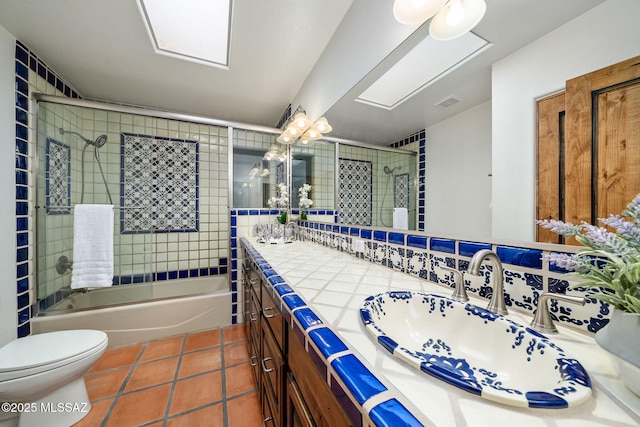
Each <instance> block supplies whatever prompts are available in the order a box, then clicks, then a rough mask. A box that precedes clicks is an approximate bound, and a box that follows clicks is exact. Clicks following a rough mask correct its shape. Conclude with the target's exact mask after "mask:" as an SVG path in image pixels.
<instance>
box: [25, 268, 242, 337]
mask: <svg viewBox="0 0 640 427" xmlns="http://www.w3.org/2000/svg"><path fill="white" fill-rule="evenodd" d="M227 280H228V278H227V276H208V277H199V278H193V279H180V280H168V281H161V282H156V283H142V284H137V285H128V286H116V287H113V288H107V289H97V290H92V291H89V292H87V293H75V294H72V295H71V296H69V297H68V298H65V299H64V300H63V301H61V302H59V303H58V304H56V306H54V307H51V309H50V311H47V312H46V313H40V314H39V315H38V316H36V317H34V318H33V319H32V320H31V329H32V332H33V333H35V334H39V333H43V332H52V331H60V330H68V329H99V330H101V331H105V332H106V333H107V335H108V336H109V346H110V347H112V346H118V345H123V344H131V343H135V342H140V341H147V340H151V339H158V338H164V337H168V336H171V335H177V334H182V333H186V332H193V331H199V330H203V329H211V328H217V327H221V326H225V325H229V324H231V292H229V286H228V281H227ZM136 300H139V301H138V302H131V301H136ZM93 307H95V308H93Z"/></svg>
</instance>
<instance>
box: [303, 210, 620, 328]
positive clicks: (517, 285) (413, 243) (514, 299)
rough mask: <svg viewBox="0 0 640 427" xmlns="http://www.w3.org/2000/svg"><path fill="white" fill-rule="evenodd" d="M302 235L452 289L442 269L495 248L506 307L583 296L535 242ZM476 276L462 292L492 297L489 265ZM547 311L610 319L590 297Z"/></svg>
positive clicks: (573, 322)
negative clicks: (546, 296)
mask: <svg viewBox="0 0 640 427" xmlns="http://www.w3.org/2000/svg"><path fill="white" fill-rule="evenodd" d="M300 225H301V230H302V231H303V233H304V235H305V238H306V239H307V240H310V241H312V242H314V243H316V244H319V245H323V246H327V247H330V248H333V249H336V250H338V251H341V252H344V253H347V254H350V255H352V256H356V257H358V258H362V259H365V260H367V261H369V262H373V263H376V264H381V265H384V266H386V267H389V268H391V269H393V270H396V271H399V272H402V273H406V274H410V275H413V276H416V277H420V278H423V279H426V280H429V281H431V282H435V283H439V284H441V285H444V286H448V287H450V288H451V290H452V291H453V287H454V282H453V273H452V272H451V271H449V270H446V269H443V268H442V267H448V268H455V269H457V270H459V271H466V269H467V267H468V265H469V261H470V260H471V257H472V256H473V254H475V253H476V252H477V251H479V250H481V249H491V250H493V251H495V252H496V253H497V254H498V256H499V257H500V260H501V261H502V263H503V266H504V283H505V297H506V303H507V307H508V308H510V309H516V310H520V311H524V312H529V313H531V314H533V312H534V311H535V309H536V307H537V304H538V298H539V297H540V295H542V293H543V292H554V293H561V294H571V295H576V296H585V295H586V291H585V290H584V289H569V286H570V282H569V281H568V280H567V277H566V276H565V275H564V274H565V273H566V272H565V271H562V270H560V269H558V268H557V267H555V266H553V265H552V266H549V264H548V262H547V261H544V260H543V259H542V255H543V254H544V253H547V252H548V251H544V250H541V249H538V248H536V245H535V244H534V245H532V246H531V247H527V246H524V245H523V246H517V247H516V246H508V245H502V244H495V243H487V242H471V241H463V240H455V239H447V238H439V237H433V236H428V235H425V234H424V233H420V232H415V233H412V232H406V233H401V232H391V231H388V230H378V229H375V228H370V227H353V226H340V225H332V224H326V223H320V222H312V221H301V222H300ZM355 240H362V241H364V246H365V251H364V252H363V253H357V252H355V250H354V241H355ZM480 273H481V275H480V276H479V277H477V278H475V277H472V276H466V277H465V282H466V284H467V291H468V292H469V293H471V294H475V295H477V296H479V297H482V298H485V299H487V302H488V300H489V298H490V296H491V292H492V288H491V286H490V275H491V267H490V265H483V266H482V268H481V269H480ZM549 308H550V311H551V315H552V317H553V318H554V320H556V321H557V322H559V324H564V325H565V326H570V327H574V328H577V329H579V330H582V331H584V332H596V331H598V330H599V329H600V328H602V327H603V326H604V325H606V324H607V323H608V321H609V317H610V314H611V313H610V308H609V306H608V305H607V304H605V303H603V302H601V301H598V300H596V299H594V298H587V303H586V304H585V306H584V307H581V306H577V305H572V304H564V303H561V302H557V301H554V300H552V302H551V304H550V306H549Z"/></svg>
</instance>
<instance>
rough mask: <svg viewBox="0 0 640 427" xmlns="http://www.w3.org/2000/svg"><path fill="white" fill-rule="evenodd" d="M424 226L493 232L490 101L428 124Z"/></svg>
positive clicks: (460, 231)
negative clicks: (433, 123) (430, 124)
mask: <svg viewBox="0 0 640 427" xmlns="http://www.w3.org/2000/svg"><path fill="white" fill-rule="evenodd" d="M426 136H427V142H426V154H427V168H426V185H425V187H426V199H425V205H426V206H425V231H427V232H430V233H431V234H433V235H445V234H446V235H451V231H452V230H455V234H456V235H462V236H467V237H490V236H491V206H490V202H489V201H490V200H491V180H492V178H491V177H490V176H489V174H490V173H491V102H490V101H488V102H485V103H483V104H480V105H478V106H476V107H473V108H471V109H469V110H466V111H464V112H462V113H460V114H458V115H456V116H454V117H452V118H450V119H447V120H443V121H442V122H439V123H437V124H435V125H433V126H430V127H428V128H426Z"/></svg>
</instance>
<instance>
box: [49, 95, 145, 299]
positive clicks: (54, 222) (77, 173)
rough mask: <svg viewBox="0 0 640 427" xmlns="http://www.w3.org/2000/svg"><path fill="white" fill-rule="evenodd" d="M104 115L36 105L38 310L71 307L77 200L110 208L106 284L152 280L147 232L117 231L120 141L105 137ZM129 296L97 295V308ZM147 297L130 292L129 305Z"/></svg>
mask: <svg viewBox="0 0 640 427" xmlns="http://www.w3.org/2000/svg"><path fill="white" fill-rule="evenodd" d="M108 115H109V113H107V112H106V111H100V110H93V109H91V108H84V107H78V106H69V105H60V104H55V103H48V102H41V103H40V104H39V108H38V138H37V144H38V145H37V158H38V164H37V179H36V185H37V195H36V197H37V204H36V205H37V212H36V215H37V234H36V235H37V244H36V246H37V254H38V262H37V266H38V273H37V282H38V288H37V289H38V293H37V295H38V308H39V310H40V311H52V310H60V309H69V308H78V307H74V306H73V303H72V302H71V301H70V300H69V297H70V296H72V295H73V294H75V293H76V292H77V291H74V290H71V289H70V284H71V268H73V265H72V263H73V237H74V236H73V221H74V211H75V205H77V204H80V203H81V201H82V203H85V204H113V205H114V206H115V207H114V278H113V284H114V285H120V284H134V283H135V284H144V283H150V282H151V278H152V271H153V270H152V265H153V253H152V249H153V244H152V243H153V242H152V234H151V233H148V234H137V235H126V234H121V233H120V220H121V217H122V216H123V215H124V211H123V207H122V206H121V205H120V203H119V202H120V198H119V193H120V191H119V190H120V177H121V164H120V138H119V135H118V134H117V133H115V132H109V129H108V120H107V118H108ZM103 177H104V178H103ZM139 210H142V208H140V209H139ZM67 262H68V263H70V264H67ZM68 267H70V268H68ZM131 297H132V293H131V292H129V293H127V294H124V293H122V292H119V293H117V294H116V293H113V294H111V296H109V297H106V298H101V303H106V304H116V303H122V302H130V301H131V299H132V298H131ZM151 297H152V289H151V287H150V286H146V287H140V286H139V287H137V289H136V292H135V300H142V299H149V298H151ZM82 308H86V307H82Z"/></svg>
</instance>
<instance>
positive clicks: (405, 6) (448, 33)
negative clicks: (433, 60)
mask: <svg viewBox="0 0 640 427" xmlns="http://www.w3.org/2000/svg"><path fill="white" fill-rule="evenodd" d="M486 10H487V5H486V3H485V1H484V0H395V2H394V3H393V16H394V17H395V18H396V20H397V21H398V22H400V23H401V24H405V25H418V24H422V23H423V22H425V21H426V20H427V19H430V18H432V19H431V23H430V24H429V34H430V35H431V37H432V38H434V39H436V40H451V39H454V38H456V37H459V36H461V35H463V34H465V33H467V32H469V31H471V29H473V27H475V26H476V25H478V23H479V22H480V20H481V19H482V17H483V16H484V14H485V12H486Z"/></svg>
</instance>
